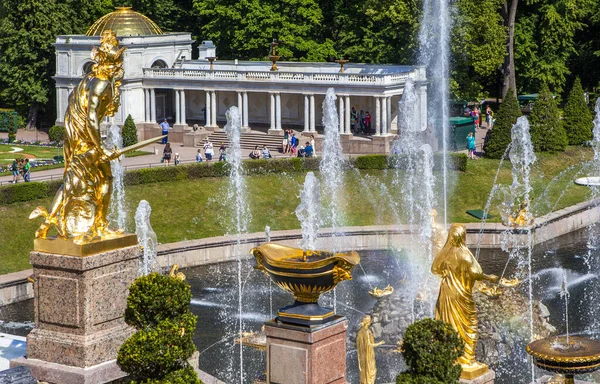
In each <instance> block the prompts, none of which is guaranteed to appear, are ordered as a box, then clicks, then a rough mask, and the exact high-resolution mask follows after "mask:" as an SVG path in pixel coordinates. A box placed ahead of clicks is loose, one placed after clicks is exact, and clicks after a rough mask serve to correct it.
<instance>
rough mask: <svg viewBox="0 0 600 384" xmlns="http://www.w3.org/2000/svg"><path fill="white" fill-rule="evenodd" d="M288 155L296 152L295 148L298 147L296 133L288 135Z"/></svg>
mask: <svg viewBox="0 0 600 384" xmlns="http://www.w3.org/2000/svg"><path fill="white" fill-rule="evenodd" d="M288 147H289V152H290V155H295V154H296V149H297V148H298V138H297V137H296V134H295V133H294V132H292V136H291V137H290V144H289V145H288Z"/></svg>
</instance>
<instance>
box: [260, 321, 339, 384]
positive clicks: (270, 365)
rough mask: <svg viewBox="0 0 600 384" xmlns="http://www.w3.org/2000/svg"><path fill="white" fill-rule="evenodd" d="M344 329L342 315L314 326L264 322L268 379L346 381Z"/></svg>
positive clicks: (308, 383)
mask: <svg viewBox="0 0 600 384" xmlns="http://www.w3.org/2000/svg"><path fill="white" fill-rule="evenodd" d="M347 329H348V320H346V318H345V317H341V316H336V318H335V319H334V320H333V321H331V322H328V323H326V324H323V325H319V326H314V327H302V326H295V325H290V324H285V323H280V322H276V321H274V320H271V321H268V322H266V323H265V335H266V336H267V383H270V384H314V383H319V384H346V383H347V381H346V331H347Z"/></svg>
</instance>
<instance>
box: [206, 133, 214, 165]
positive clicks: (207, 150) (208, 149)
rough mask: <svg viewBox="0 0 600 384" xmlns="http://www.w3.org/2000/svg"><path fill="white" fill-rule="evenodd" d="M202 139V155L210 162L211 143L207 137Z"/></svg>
mask: <svg viewBox="0 0 600 384" xmlns="http://www.w3.org/2000/svg"><path fill="white" fill-rule="evenodd" d="M204 140H205V142H204V157H205V158H206V161H207V162H210V161H211V160H212V157H213V143H211V142H210V140H209V139H208V137H207V138H206V139H204Z"/></svg>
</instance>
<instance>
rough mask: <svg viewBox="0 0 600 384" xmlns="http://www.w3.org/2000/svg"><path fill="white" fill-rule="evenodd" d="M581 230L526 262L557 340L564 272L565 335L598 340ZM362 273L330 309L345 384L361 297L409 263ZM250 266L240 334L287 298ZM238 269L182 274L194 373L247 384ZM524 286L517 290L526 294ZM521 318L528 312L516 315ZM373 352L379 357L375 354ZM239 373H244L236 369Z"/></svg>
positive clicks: (249, 356) (351, 377)
mask: <svg viewBox="0 0 600 384" xmlns="http://www.w3.org/2000/svg"><path fill="white" fill-rule="evenodd" d="M587 237H588V232H587V230H582V231H578V232H575V233H572V234H569V235H565V236H562V237H560V238H556V239H554V240H552V241H549V242H546V243H544V244H541V245H539V246H537V247H536V249H535V250H534V254H533V264H532V271H533V280H532V281H533V291H534V298H535V299H538V300H541V301H542V302H543V303H544V304H545V305H546V306H547V307H548V309H549V311H550V323H551V324H552V325H554V326H555V327H556V328H557V329H558V331H559V333H563V332H564V331H565V324H566V322H565V305H564V300H563V299H562V298H561V295H560V288H561V283H562V279H563V270H566V272H567V282H568V284H567V286H568V290H569V293H570V301H569V327H570V331H571V333H574V334H592V335H595V334H597V333H598V332H597V331H598V320H597V318H598V311H597V309H598V308H600V300H599V297H598V296H600V284H599V280H598V270H597V269H595V268H594V265H595V263H596V261H595V260H598V256H599V255H600V251H598V250H594V251H593V252H592V253H591V257H590V256H588V246H587ZM361 259H362V262H361V264H362V268H355V270H354V272H353V276H354V279H353V280H352V281H344V282H343V283H341V284H340V285H339V286H338V288H337V289H336V292H335V296H336V300H335V306H336V310H337V313H338V314H342V315H345V316H346V317H347V318H348V320H349V332H348V335H349V336H348V354H347V356H348V359H347V366H348V381H349V382H351V383H357V382H358V381H359V380H358V375H357V372H358V367H357V363H356V361H357V356H356V351H355V350H354V345H353V337H354V333H355V331H356V330H357V329H358V324H359V322H360V319H361V318H362V316H363V315H364V313H368V312H370V311H371V310H372V309H373V306H374V304H375V303H376V300H375V299H373V298H372V297H371V296H370V295H369V294H368V291H369V290H370V289H371V287H372V286H377V287H379V288H383V287H385V286H387V285H388V284H389V285H392V286H393V287H394V289H396V290H402V289H403V287H404V286H405V285H404V284H405V283H406V281H403V280H404V279H409V280H410V277H411V273H410V272H409V271H410V270H411V268H414V265H413V264H414V262H415V261H414V260H411V257H410V256H409V255H408V254H407V252H403V251H394V250H381V251H372V252H362V253H361ZM479 261H480V263H481V265H482V267H483V269H484V271H485V272H486V273H494V274H497V275H500V274H501V273H502V271H503V270H504V268H505V266H506V264H507V255H506V253H504V252H502V251H500V250H487V249H484V250H482V251H481V253H480V258H479ZM253 265H254V261H253V260H245V261H242V262H241V264H240V266H241V270H242V287H243V289H242V291H243V300H242V311H241V312H242V324H243V330H244V331H258V330H259V329H260V327H261V325H262V324H263V323H264V322H265V321H267V320H269V319H271V318H273V317H274V315H275V314H276V312H277V308H280V307H283V306H285V305H288V304H290V303H291V302H292V297H291V295H289V294H287V293H286V292H284V291H282V290H281V289H279V288H278V287H277V286H275V285H273V284H272V283H271V282H270V281H269V279H268V278H267V277H266V276H265V275H264V274H263V273H261V272H258V271H255V270H254V269H253V268H252V267H253ZM237 268H238V263H237V262H228V263H220V264H214V265H207V266H200V267H195V268H188V269H185V270H183V272H184V273H185V275H186V276H187V280H188V282H189V283H190V285H191V287H192V295H193V300H192V303H191V310H192V311H193V312H194V313H195V314H196V315H197V316H198V327H197V330H196V334H195V343H196V346H197V348H198V350H199V351H200V368H201V369H203V370H204V371H206V372H208V373H209V374H211V375H213V376H216V377H217V378H219V379H221V380H223V381H225V382H228V383H234V382H239V381H240V369H243V372H244V382H245V383H250V382H252V380H254V379H255V378H257V377H258V376H260V375H261V374H262V373H263V372H264V370H265V363H266V361H265V356H264V352H260V351H257V350H253V349H251V348H247V347H245V348H244V349H243V356H242V359H243V364H242V365H240V352H239V345H236V344H235V338H236V337H237V335H238V334H239V333H238V331H239V328H238V327H239V317H240V316H239V309H238V298H237V292H238V290H237ZM515 268H516V262H515V261H511V262H510V263H509V264H508V267H507V272H506V276H507V277H511V275H512V274H513V273H514V270H515ZM526 287H527V284H522V286H521V289H522V290H523V292H524V293H526ZM333 297H334V295H333V294H331V293H330V294H327V295H324V296H323V297H322V304H324V305H330V306H333V305H334V303H333ZM523 311H524V313H525V312H526V311H527V308H523ZM32 319H33V306H32V304H31V301H30V302H25V303H19V304H17V305H12V306H6V307H3V308H0V332H6V333H13V334H20V335H25V334H26V333H27V332H28V331H29V329H30V328H31V323H30V322H31V321H32ZM392 347H394V346H392V345H389V346H384V347H383V348H382V349H381V350H378V352H377V360H378V379H377V381H378V382H393V381H395V380H394V377H395V375H396V374H397V373H398V372H400V371H401V370H403V369H404V366H403V362H402V358H401V356H400V355H399V354H395V353H391V352H390V351H391V348H392ZM524 348H525V345H523V346H522V349H521V350H520V351H518V352H519V353H516V354H515V355H514V361H503V362H502V363H501V367H500V369H498V375H499V377H498V379H497V383H523V382H529V381H528V380H524V379H523V378H528V372H529V371H530V365H529V364H530V363H529V362H528V361H527V359H526V358H524V356H525V355H524V352H523V351H524ZM379 351H380V352H379ZM242 367H243V368H242Z"/></svg>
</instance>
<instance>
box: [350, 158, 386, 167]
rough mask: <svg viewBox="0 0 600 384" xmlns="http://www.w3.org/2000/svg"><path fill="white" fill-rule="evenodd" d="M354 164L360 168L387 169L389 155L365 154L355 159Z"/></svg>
mask: <svg viewBox="0 0 600 384" xmlns="http://www.w3.org/2000/svg"><path fill="white" fill-rule="evenodd" d="M354 166H355V167H356V168H358V169H387V168H390V165H389V164H388V156H386V155H364V156H358V157H357V158H356V159H355V160H354Z"/></svg>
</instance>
